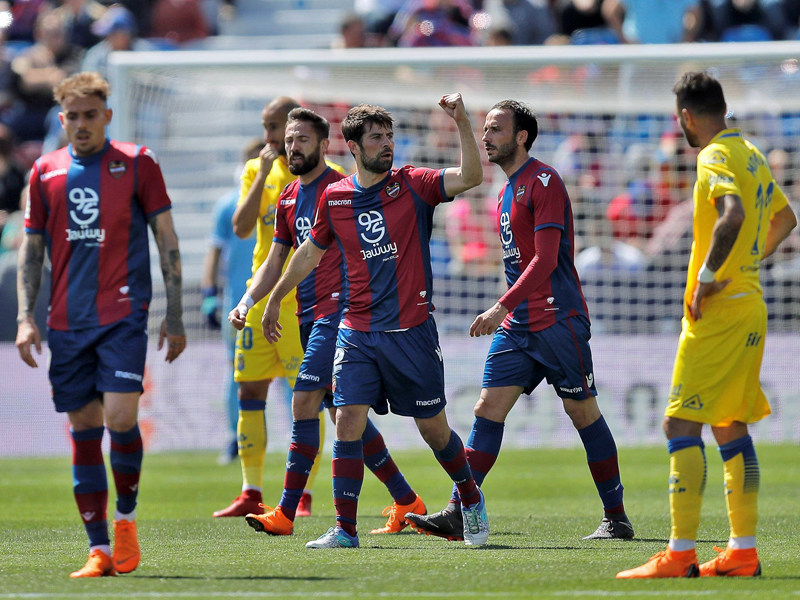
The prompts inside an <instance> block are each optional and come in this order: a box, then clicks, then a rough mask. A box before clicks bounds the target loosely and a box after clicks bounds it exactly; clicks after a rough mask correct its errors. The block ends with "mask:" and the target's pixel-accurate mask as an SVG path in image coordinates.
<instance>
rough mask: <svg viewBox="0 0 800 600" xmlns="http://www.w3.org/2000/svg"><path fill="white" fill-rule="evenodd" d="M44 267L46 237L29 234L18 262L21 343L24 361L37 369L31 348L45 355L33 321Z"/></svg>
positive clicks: (21, 247) (20, 353) (18, 319)
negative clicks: (33, 347)
mask: <svg viewBox="0 0 800 600" xmlns="http://www.w3.org/2000/svg"><path fill="white" fill-rule="evenodd" d="M43 264H44V236H43V235H42V234H39V233H27V234H25V238H24V239H23V240H22V245H21V246H20V248H19V258H18V263H17V304H18V305H19V309H18V310H17V340H16V346H17V351H18V352H19V355H20V358H22V360H23V361H24V362H25V364H27V365H30V366H31V367H33V368H36V367H38V366H39V365H38V364H37V363H36V359H34V357H33V354H32V353H31V345H33V346H35V347H36V353H37V354H41V353H42V336H41V334H40V333H39V328H38V327H37V326H36V322H35V321H34V319H33V311H34V308H36V298H37V297H38V295H39V287H40V286H41V284H42V265H43Z"/></svg>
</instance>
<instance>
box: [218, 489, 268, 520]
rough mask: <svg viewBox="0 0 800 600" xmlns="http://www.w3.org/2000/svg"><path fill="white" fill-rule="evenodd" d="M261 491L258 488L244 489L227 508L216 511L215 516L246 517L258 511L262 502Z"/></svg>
mask: <svg viewBox="0 0 800 600" xmlns="http://www.w3.org/2000/svg"><path fill="white" fill-rule="evenodd" d="M261 502H262V500H261V492H260V491H258V490H244V491H243V492H242V493H241V494H239V495H238V496H236V498H234V499H233V502H231V505H230V506H228V507H227V508H223V509H221V510H218V511H216V512H215V513H214V514H213V515H212V516H214V517H244V516H247V515H248V514H249V513H257V512H258V509H259V507H260V506H262V504H261Z"/></svg>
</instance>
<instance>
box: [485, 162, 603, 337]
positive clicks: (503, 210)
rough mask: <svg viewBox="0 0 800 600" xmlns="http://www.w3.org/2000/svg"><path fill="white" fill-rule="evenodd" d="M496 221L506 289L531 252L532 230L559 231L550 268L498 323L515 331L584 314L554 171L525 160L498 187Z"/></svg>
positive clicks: (568, 208)
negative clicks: (555, 229)
mask: <svg viewBox="0 0 800 600" xmlns="http://www.w3.org/2000/svg"><path fill="white" fill-rule="evenodd" d="M497 222H498V228H499V231H500V242H501V243H502V246H503V263H504V265H505V274H506V284H507V285H508V289H509V290H511V289H512V288H513V286H514V285H515V284H516V283H517V280H518V279H519V278H520V276H521V275H522V273H523V272H524V271H525V269H526V268H527V266H528V265H529V264H530V262H531V261H532V260H533V258H534V256H535V255H536V248H535V244H534V233H535V232H536V231H538V230H539V229H543V228H545V227H555V228H557V229H559V230H561V240H560V242H559V247H558V262H557V264H556V268H555V270H554V271H553V272H552V273H551V274H550V277H549V278H548V279H547V280H546V281H545V282H544V283H543V284H541V285H540V286H539V287H538V288H537V289H535V290H532V291H531V293H530V294H528V295H527V297H526V298H525V299H524V300H522V302H520V303H519V304H517V305H516V306H515V307H514V308H513V310H512V311H511V312H510V313H509V314H508V315H507V316H506V318H505V320H504V321H503V325H502V326H503V327H504V328H505V329H511V330H518V331H520V330H521V331H541V330H542V329H545V328H547V327H549V326H551V325H553V324H554V323H556V321H560V320H562V319H566V318H567V317H570V316H573V315H584V316H586V317H587V318H588V316H589V311H588V309H587V308H586V300H585V299H584V297H583V292H582V291H581V283H580V279H579V278H578V273H577V271H576V270H575V265H574V264H573V261H574V258H575V257H574V254H575V235H574V230H573V223H572V205H571V204H570V200H569V194H568V193H567V188H566V186H565V185H564V182H563V181H562V180H561V176H560V175H559V174H558V172H557V171H556V170H555V169H554V168H553V167H551V166H549V165H546V164H544V163H543V162H541V161H540V160H537V159H535V158H530V159H529V160H528V161H527V162H526V163H525V164H524V165H523V166H522V167H521V168H520V169H519V170H518V171H517V172H516V173H514V174H513V175H512V176H511V177H510V178H509V179H508V181H506V183H505V185H504V186H503V188H502V189H501V190H500V194H499V197H498V210H497Z"/></svg>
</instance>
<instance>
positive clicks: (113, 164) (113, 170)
mask: <svg viewBox="0 0 800 600" xmlns="http://www.w3.org/2000/svg"><path fill="white" fill-rule="evenodd" d="M127 170H128V167H127V165H126V164H125V162H124V161H121V160H110V161H108V172H109V174H110V175H111V176H112V177H113V178H114V179H119V178H120V177H122V176H123V175H125V171H127Z"/></svg>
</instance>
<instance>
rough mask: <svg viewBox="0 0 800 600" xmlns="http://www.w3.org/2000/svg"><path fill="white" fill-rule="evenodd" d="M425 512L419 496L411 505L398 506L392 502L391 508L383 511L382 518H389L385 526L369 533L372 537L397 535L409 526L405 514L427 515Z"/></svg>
mask: <svg viewBox="0 0 800 600" xmlns="http://www.w3.org/2000/svg"><path fill="white" fill-rule="evenodd" d="M427 512H428V511H427V509H426V508H425V503H424V502H423V501H422V498H420V497H419V495H418V496H417V497H416V498H414V501H413V502H412V503H411V504H398V503H397V502H392V505H391V506H387V507H386V508H384V509H383V516H384V517H389V520H388V521H386V525H384V526H383V527H379V528H378V529H373V530H372V531H370V533H371V534H373V535H374V534H380V533H399V532H401V531H403V529H405V528H406V527H408V526H409V524H410V523H409V522H408V521H406V519H405V515H406V513H414V514H418V515H424V514H427Z"/></svg>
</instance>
